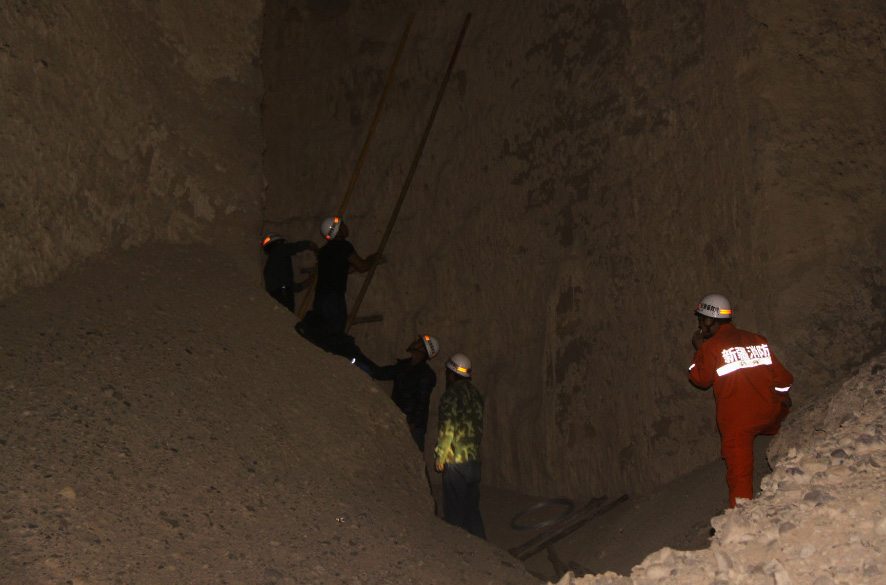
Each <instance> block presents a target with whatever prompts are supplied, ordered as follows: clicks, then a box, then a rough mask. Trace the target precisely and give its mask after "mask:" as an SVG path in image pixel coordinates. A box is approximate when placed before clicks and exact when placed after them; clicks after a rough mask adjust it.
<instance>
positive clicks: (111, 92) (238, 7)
mask: <svg viewBox="0 0 886 585" xmlns="http://www.w3.org/2000/svg"><path fill="white" fill-rule="evenodd" d="M261 14H262V2H261V1H260V0H250V1H247V2H188V3H184V4H183V3H181V2H175V1H169V0H162V1H159V2H141V1H137V0H127V1H123V2H73V3H65V4H63V3H59V2H36V3H35V2H26V1H20V0H13V1H10V2H4V3H3V6H2V7H0V31H2V45H0V78H2V79H3V84H2V85H0V103H2V104H3V117H4V122H3V124H2V128H0V135H2V137H3V140H2V141H0V159H2V160H3V167H4V172H3V174H2V176H0V191H2V193H3V198H2V208H0V211H2V213H0V222H2V230H0V231H2V233H3V237H2V239H0V296H7V295H9V294H10V293H12V292H14V291H17V290H19V289H21V288H22V287H23V286H34V285H43V284H45V283H47V282H48V281H50V280H52V279H53V278H55V277H56V276H57V275H58V274H59V273H60V271H62V270H64V269H65V268H67V267H69V266H71V265H74V264H76V263H77V262H79V261H82V260H83V259H85V258H88V257H90V256H93V255H95V254H98V253H101V252H104V251H108V250H113V249H116V248H121V247H122V248H128V247H130V246H134V245H138V244H142V243H145V242H148V241H172V242H188V241H193V240H207V241H217V242H220V243H221V244H222V245H225V246H227V247H228V248H229V249H230V248H231V247H232V245H233V246H243V245H244V240H247V237H250V236H253V234H250V233H249V232H250V231H255V230H257V216H258V215H259V200H260V192H261V188H262V183H261V162H260V161H261V149H262V139H261V134H260V125H259V103H260V99H261V78H260V75H261V72H260V69H259V63H258V55H259V45H260V39H261ZM247 241H250V243H251V240H247Z"/></svg>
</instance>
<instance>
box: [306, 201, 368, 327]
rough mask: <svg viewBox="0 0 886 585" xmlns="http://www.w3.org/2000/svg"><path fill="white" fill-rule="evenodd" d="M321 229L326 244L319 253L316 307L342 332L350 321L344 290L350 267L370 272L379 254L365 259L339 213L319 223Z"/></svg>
mask: <svg viewBox="0 0 886 585" xmlns="http://www.w3.org/2000/svg"><path fill="white" fill-rule="evenodd" d="M320 233H321V235H322V236H323V237H324V238H326V240H327V242H326V245H325V246H323V247H322V248H320V251H319V252H318V253H317V288H316V290H315V291H314V306H313V310H314V312H315V313H317V315H318V316H319V317H320V318H321V319H322V320H323V321H324V324H325V325H326V326H328V327H329V329H330V331H331V332H333V333H343V332H344V330H345V325H347V322H348V307H347V303H346V302H345V292H347V289H348V274H349V273H350V272H351V270H356V271H357V272H368V271H369V269H370V268H372V263H373V262H374V261H375V258H376V254H370V255H369V256H367V257H366V258H365V259H364V258H362V257H361V256H360V255H359V254H357V251H356V250H355V249H354V245H353V244H352V243H351V242H349V241H348V240H347V237H348V236H349V235H350V230H348V224H346V223H345V222H344V221H343V220H342V218H340V217H338V216H334V215H333V216H330V217H327V218H326V219H324V220H323V222H322V223H321V224H320Z"/></svg>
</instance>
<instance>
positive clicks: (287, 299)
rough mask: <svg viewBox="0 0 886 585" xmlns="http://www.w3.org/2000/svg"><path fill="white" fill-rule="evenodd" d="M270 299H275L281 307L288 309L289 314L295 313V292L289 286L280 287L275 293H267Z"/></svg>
mask: <svg viewBox="0 0 886 585" xmlns="http://www.w3.org/2000/svg"><path fill="white" fill-rule="evenodd" d="M268 294H270V295H271V296H272V297H274V298H275V299H277V301H279V302H280V304H281V305H283V306H284V307H286V308H287V309H289V310H290V311H291V312H293V313H294V312H295V291H294V290H293V287H291V286H281V287H280V288H278V289H277V290H275V291H273V292H272V291H268Z"/></svg>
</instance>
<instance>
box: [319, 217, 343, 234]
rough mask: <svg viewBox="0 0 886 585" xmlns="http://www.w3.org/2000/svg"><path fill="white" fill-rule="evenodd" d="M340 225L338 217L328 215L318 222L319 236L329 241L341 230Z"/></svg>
mask: <svg viewBox="0 0 886 585" xmlns="http://www.w3.org/2000/svg"><path fill="white" fill-rule="evenodd" d="M341 224H342V221H341V218H340V217H339V216H337V215H330V216H329V217H327V218H325V219H324V220H323V221H322V222H320V235H321V236H323V237H324V238H326V239H327V240H331V239H332V238H334V237H335V234H337V233H338V230H339V229H341Z"/></svg>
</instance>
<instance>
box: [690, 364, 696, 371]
mask: <svg viewBox="0 0 886 585" xmlns="http://www.w3.org/2000/svg"><path fill="white" fill-rule="evenodd" d="M694 367H695V364H692V365H691V366H689V371H690V372H691V371H692V368H694Z"/></svg>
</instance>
